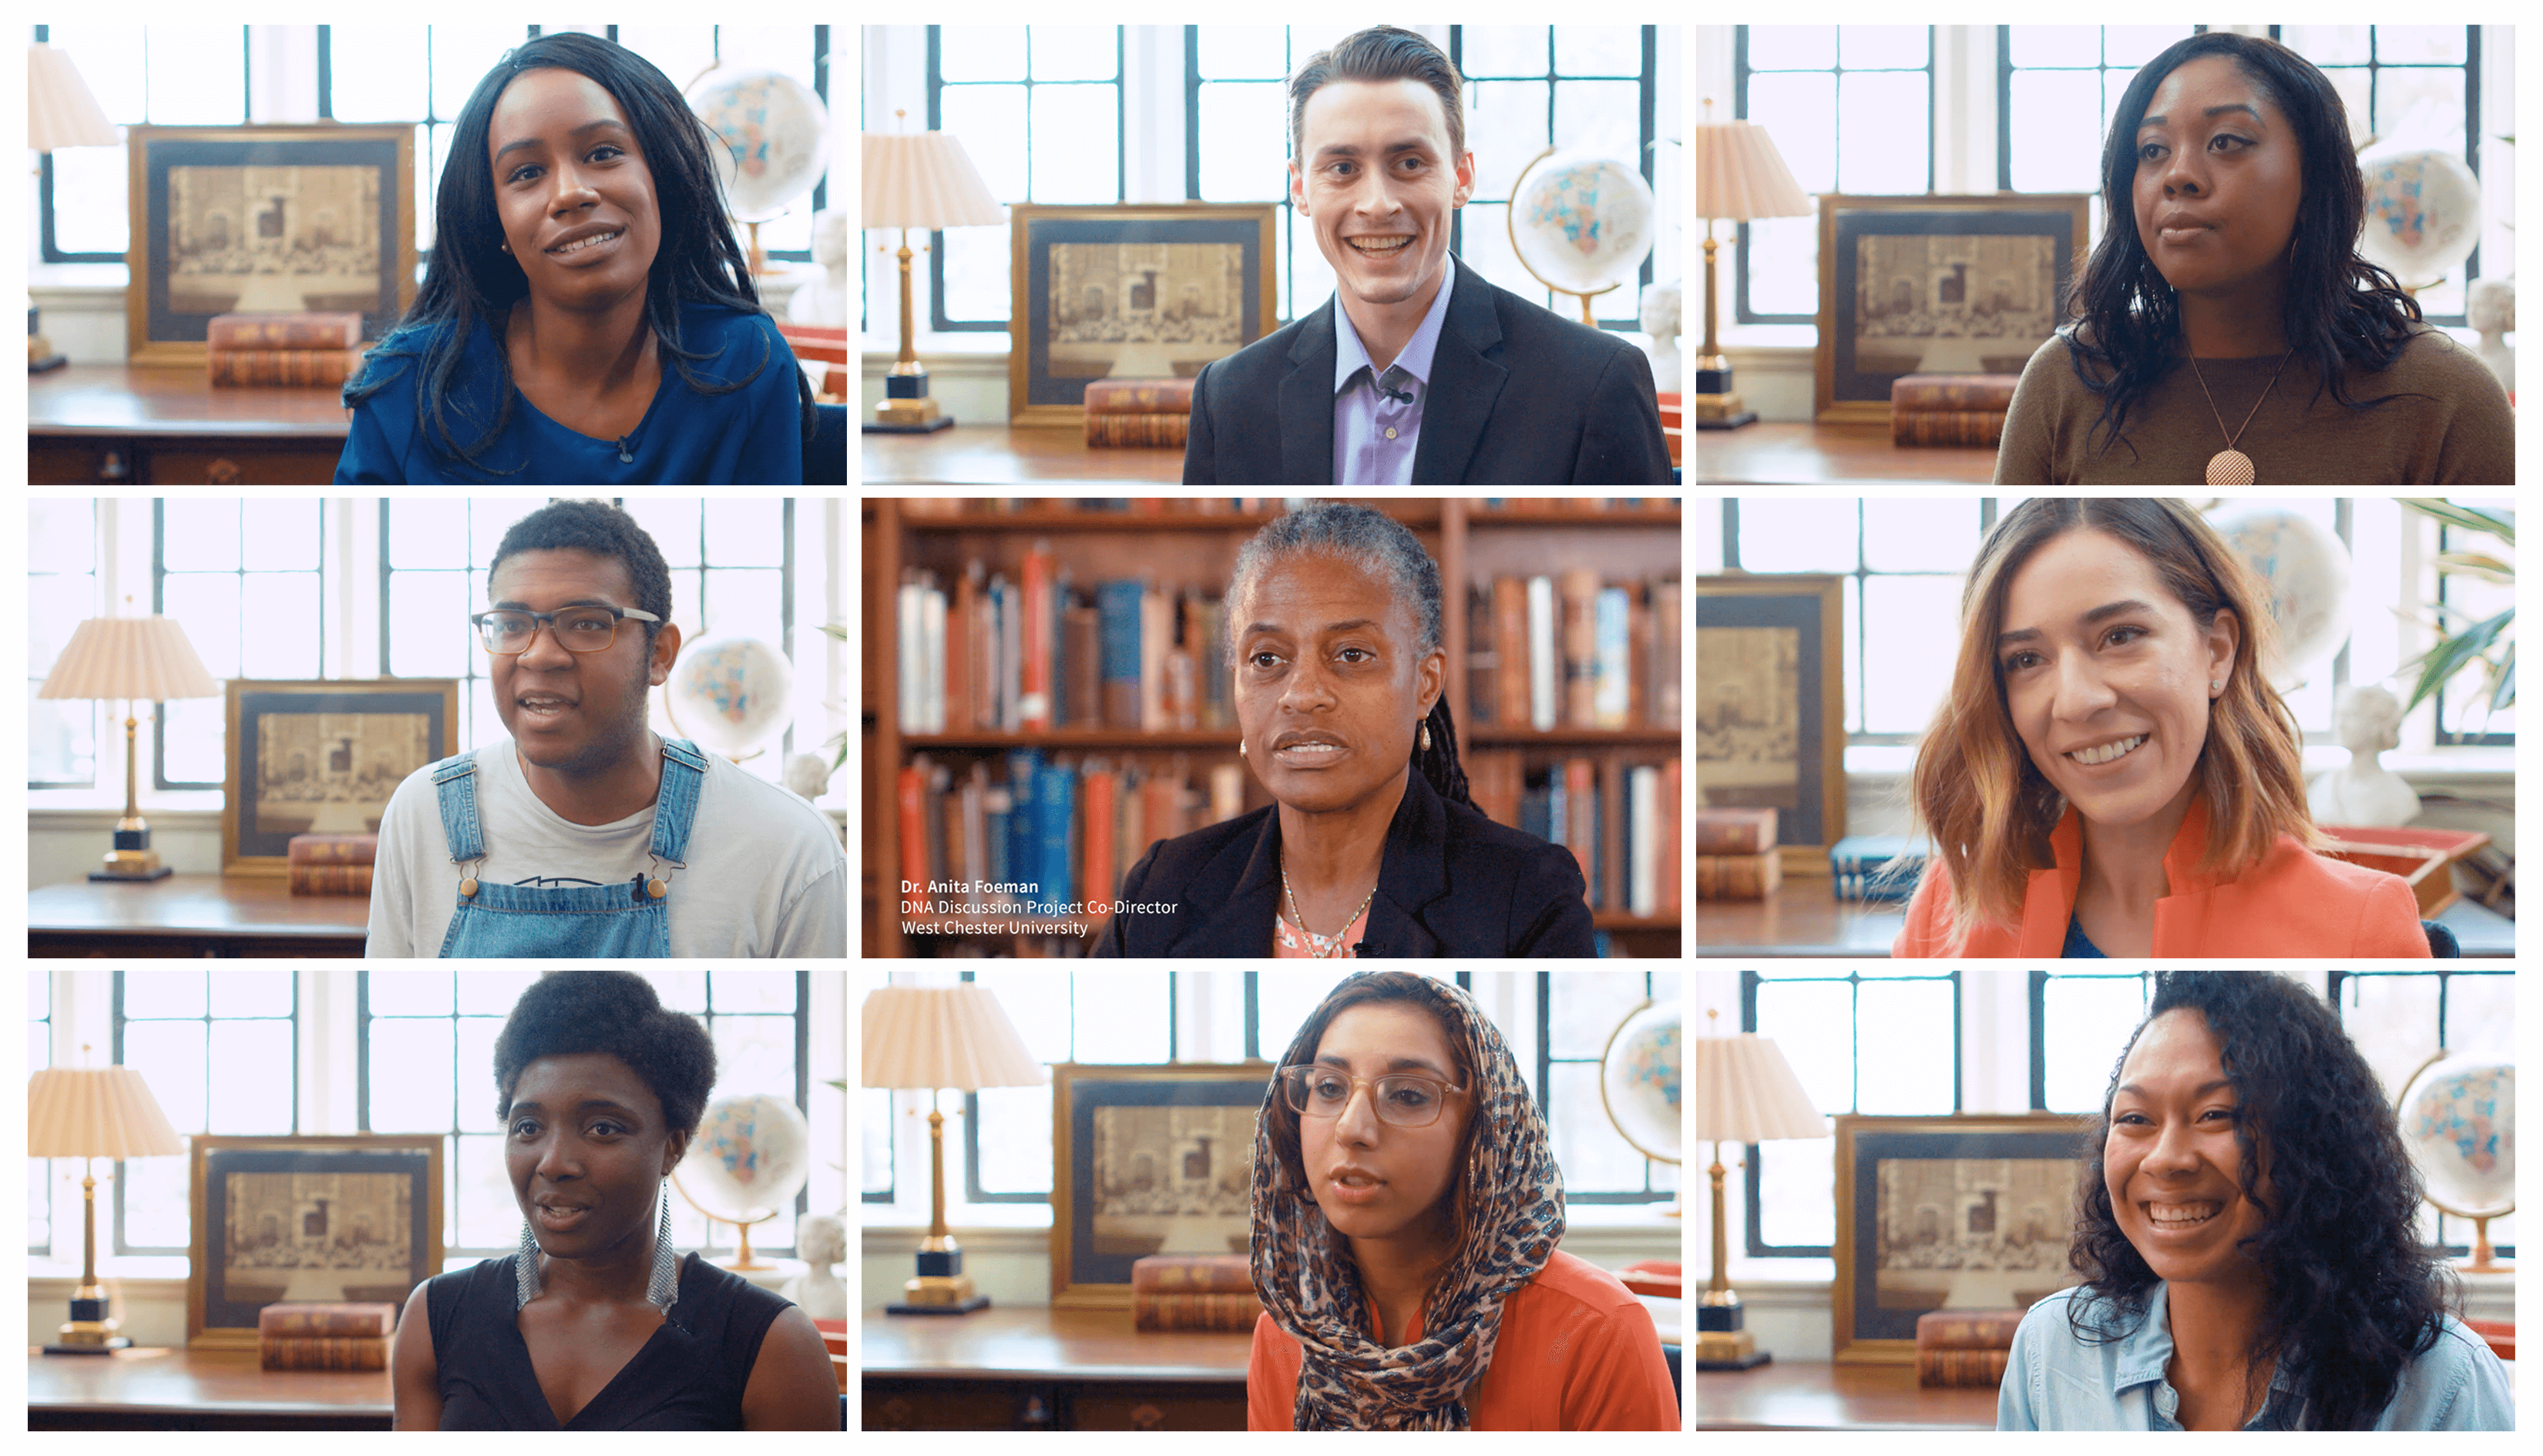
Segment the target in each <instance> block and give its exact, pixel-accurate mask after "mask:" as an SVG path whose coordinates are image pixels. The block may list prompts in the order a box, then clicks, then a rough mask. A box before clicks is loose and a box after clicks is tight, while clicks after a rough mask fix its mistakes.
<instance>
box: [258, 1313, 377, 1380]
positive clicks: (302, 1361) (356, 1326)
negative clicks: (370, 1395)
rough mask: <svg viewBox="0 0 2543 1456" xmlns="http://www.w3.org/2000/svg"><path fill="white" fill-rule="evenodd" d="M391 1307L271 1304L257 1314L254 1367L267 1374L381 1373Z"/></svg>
mask: <svg viewBox="0 0 2543 1456" xmlns="http://www.w3.org/2000/svg"><path fill="white" fill-rule="evenodd" d="M397 1317H398V1307H397V1306H396V1305H394V1304H269V1305H267V1306H266V1307H265V1308H263V1309H261V1310H258V1311H257V1312H256V1354H257V1363H258V1364H259V1365H261V1366H263V1367H264V1368H266V1369H268V1370H385V1369H387V1368H388V1367H389V1338H390V1337H391V1336H393V1335H395V1334H396V1333H397Z"/></svg>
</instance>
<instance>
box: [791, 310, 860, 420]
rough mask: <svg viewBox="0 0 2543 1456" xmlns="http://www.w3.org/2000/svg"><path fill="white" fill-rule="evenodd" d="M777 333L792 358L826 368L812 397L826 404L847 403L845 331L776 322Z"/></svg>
mask: <svg viewBox="0 0 2543 1456" xmlns="http://www.w3.org/2000/svg"><path fill="white" fill-rule="evenodd" d="M777 332H778V334H779V335H781V336H782V337H784V339H785V340H786V346H787V347H789V348H791V349H793V350H795V357H797V358H799V359H801V360H803V361H804V362H805V363H808V364H813V363H819V364H827V365H829V367H828V368H827V369H825V370H823V371H822V375H821V384H820V387H819V389H818V390H817V391H815V397H816V398H818V399H820V400H822V401H824V402H826V403H829V404H834V405H844V404H846V403H847V402H848V331H847V330H846V329H845V328H837V329H827V328H821V327H818V326H816V325H812V324H790V323H787V322H786V321H785V320H783V319H780V320H778V321H777Z"/></svg>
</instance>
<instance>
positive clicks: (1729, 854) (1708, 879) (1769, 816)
mask: <svg viewBox="0 0 2543 1456" xmlns="http://www.w3.org/2000/svg"><path fill="white" fill-rule="evenodd" d="M1783 882H1784V861H1783V857H1782V856H1781V855H1780V854H1779V853H1778V852H1777V851H1776V849H1775V811H1774V810H1773V809H1771V808H1700V809H1697V810H1696V811H1695V897H1696V898H1697V899H1699V900H1762V899H1764V898H1766V896H1768V895H1770V894H1773V893H1774V892H1775V886H1777V885H1779V884H1781V883H1783Z"/></svg>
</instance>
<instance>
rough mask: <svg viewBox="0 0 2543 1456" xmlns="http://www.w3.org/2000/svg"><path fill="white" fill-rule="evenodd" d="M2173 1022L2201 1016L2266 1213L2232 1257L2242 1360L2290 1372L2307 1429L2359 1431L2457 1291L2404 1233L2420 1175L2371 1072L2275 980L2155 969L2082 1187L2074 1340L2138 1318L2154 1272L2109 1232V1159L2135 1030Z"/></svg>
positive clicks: (2114, 1332) (2308, 998) (2312, 1006)
mask: <svg viewBox="0 0 2543 1456" xmlns="http://www.w3.org/2000/svg"><path fill="white" fill-rule="evenodd" d="M2174 1010H2190V1011H2196V1012H2197V1013H2198V1014H2199V1015H2201V1016H2203V1017H2205V1018H2206V1019H2207V1029H2208V1031H2209V1032H2210V1033H2211V1034H2212V1035H2214V1036H2215V1037H2216V1040H2217V1042H2218V1044H2219V1045H2220V1046H2221V1047H2222V1048H2223V1051H2224V1061H2225V1075H2226V1077H2227V1079H2228V1080H2230V1081H2231V1082H2232V1083H2233V1086H2234V1100H2235V1104H2236V1107H2235V1111H2234V1140H2235V1142H2237V1143H2238V1144H2240V1145H2241V1147H2242V1150H2243V1166H2242V1168H2241V1169H2240V1170H2239V1171H2238V1172H2237V1174H2236V1176H2235V1181H2236V1182H2237V1183H2239V1184H2240V1185H2241V1186H2242V1189H2243V1196H2245V1197H2246V1198H2249V1199H2251V1200H2252V1203H2253V1205H2254V1206H2255V1207H2257V1208H2259V1209H2260V1210H2261V1214H2262V1218H2263V1223H2262V1226H2261V1231H2260V1232H2259V1233H2257V1234H2255V1235H2253V1236H2252V1237H2250V1238H2248V1239H2246V1240H2244V1241H2243V1244H2242V1249H2243V1252H2244V1253H2245V1254H2247V1255H2248V1256H2250V1258H2251V1260H2252V1262H2253V1263H2254V1264H2258V1265H2260V1267H2261V1270H2262V1273H2263V1274H2264V1276H2265V1277H2266V1278H2267V1280H2268V1287H2269V1295H2270V1302H2269V1307H2268V1309H2267V1310H2266V1312H2265V1313H2264V1314H2263V1316H2262V1324H2261V1330H2260V1334H2259V1336H2258V1339H2257V1341H2256V1342H2255V1344H2254V1346H2253V1349H2252V1351H2251V1353H2252V1356H2253V1365H2254V1367H2255V1368H2256V1369H2258V1368H2263V1367H2264V1366H2265V1365H2266V1362H2267V1361H2269V1360H2272V1359H2274V1360H2275V1361H2276V1364H2277V1368H2278V1369H2280V1370H2282V1371H2284V1372H2286V1373H2287V1374H2289V1375H2290V1376H2292V1378H2293V1380H2294V1383H2295V1391H2294V1393H2295V1395H2296V1397H2297V1400H2298V1403H2299V1410H2300V1412H2301V1416H2300V1423H2301V1425H2302V1426H2303V1427H2304V1428H2306V1429H2312V1430H2365V1429H2369V1428H2371V1427H2372V1426H2373V1425H2374V1424H2375V1419H2376V1418H2377V1417H2378V1416H2379V1415H2381V1414H2382V1413H2383V1410H2384V1407H2385V1406H2386V1405H2388V1404H2389V1403H2390V1402H2391V1401H2392V1399H2393V1392H2394V1390H2395V1389H2396V1388H2397V1387H2398V1386H2399V1384H2400V1383H2401V1376H2402V1369H2403V1367H2404V1366H2405V1365H2407V1364H2409V1363H2410V1361H2411V1360H2412V1359H2413V1358H2414V1357H2415V1356H2417V1355H2419V1354H2421V1353H2422V1352H2424V1351H2426V1350H2427V1349H2428V1348H2429V1347H2430V1346H2431V1345H2433V1344H2435V1343H2436V1341H2437V1340H2438V1338H2439V1337H2440V1335H2441V1333H2442V1329H2443V1327H2442V1325H2441V1323H2440V1320H2441V1317H2442V1316H2443V1315H2444V1314H2445V1313H2446V1311H2447V1306H2448V1304H2449V1303H2450V1302H2451V1298H2452V1290H2451V1289H2450V1287H2449V1285H2448V1283H2447V1279H2448V1277H2449V1276H2448V1273H2447V1270H2446V1268H2445V1265H2444V1264H2443V1263H2442V1262H2440V1261H2439V1260H2437V1259H2436V1258H2434V1257H2433V1256H2431V1255H2430V1254H2429V1252H2428V1251H2427V1249H2426V1248H2425V1247H2424V1246H2422V1244H2421V1243H2420V1239H2419V1234H2418V1232H2417V1230H2416V1228H2415V1227H2414V1222H2415V1220H2416V1219H2417V1217H2418V1215H2419V1211H2420V1199H2421V1193H2422V1187H2421V1182H2420V1175H2419V1171H2418V1170H2417V1169H2416V1168H2414V1167H2413V1166H2412V1164H2411V1158H2410V1154H2409V1153H2408V1152H2406V1151H2405V1150H2404V1148H2403V1146H2402V1135H2401V1129H2400V1126H2399V1124H2398V1122H2397V1121H2396V1119H2395V1117H2394V1113H2393V1108H2392V1105H2391V1104H2390V1103H2388V1102H2386V1101H2385V1098H2384V1092H2383V1089H2382V1087H2381V1086H2379V1085H2378V1084H2377V1082H2376V1080H2375V1074H2374V1072H2373V1071H2372V1070H2371V1069H2369V1068H2368V1066H2367V1065H2366V1058H2365V1057H2363V1056H2361V1055H2359V1054H2358V1050H2357V1047H2356V1045H2355V1044H2354V1043H2352V1042H2351V1041H2350V1039H2349V1034H2348V1033H2347V1032H2345V1031H2343V1030H2342V1029H2341V1025H2340V1019H2339V1017H2338V1016H2336V1015H2335V1014H2334V1013H2333V1012H2332V1009H2331V1008H2330V1007H2329V1006H2326V1005H2324V1004H2323V1002H2322V1001H2321V1000H2320V999H2319V998H2317V997H2316V996H2314V995H2313V994H2312V993H2310V992H2308V991H2307V990H2305V989H2304V988H2303V987H2301V986H2299V985H2297V984H2296V983H2295V982H2293V981H2291V980H2289V979H2287V978H2286V977H2284V976H2281V975H2278V974H2277V973H2275V972H2273V971H2245V970H2172V971H2160V972H2158V973H2157V974H2156V976H2155V989H2154V1001H2153V1003H2152V1004H2151V1005H2150V1006H2148V1007H2147V1008H2146V1018H2145V1022H2141V1023H2139V1024H2138V1026H2137V1029H2136V1031H2135V1032H2134V1033H2131V1034H2130V1035H2129V1036H2128V1047H2127V1048H2122V1049H2121V1051H2120V1053H2119V1063H2118V1064H2115V1065H2114V1066H2113V1067H2112V1069H2111V1087H2110V1091H2109V1092H2107V1093H2105V1094H2104V1096H2103V1098H2102V1114H2101V1116H2100V1117H2098V1118H2096V1119H2095V1121H2094V1123H2093V1127H2092V1130H2091V1132H2090V1133H2089V1135H2088V1137H2087V1140H2086V1145H2085V1151H2084V1156H2083V1160H2082V1167H2081V1169H2080V1171H2079V1172H2078V1174H2077V1177H2076V1181H2075V1196H2076V1215H2075V1231H2074V1234H2073V1236H2072V1238H2071V1240H2070V1242H2069V1244H2068V1247H2067V1261H2068V1262H2069V1263H2070V1264H2073V1265H2074V1267H2075V1270H2076V1272H2078V1273H2080V1274H2082V1275H2083V1276H2084V1281H2085V1284H2086V1286H2087V1287H2086V1290H2085V1292H2084V1294H2083V1295H2082V1296H2081V1297H2079V1298H2077V1299H2075V1300H2073V1301H2070V1302H2069V1303H2068V1305H2067V1319H2068V1321H2069V1323H2070V1325H2071V1327H2072V1328H2073V1330H2074V1332H2075V1334H2076V1337H2077V1338H2078V1339H2080V1340H2083V1341H2086V1342H2088V1343H2095V1344H2102V1343H2108V1342H2110V1341H2114V1340H2118V1339H2121V1338H2124V1337H2125V1336H2126V1335H2127V1334H2128V1332H2130V1331H2131V1330H2133V1329H2135V1328H2136V1326H2137V1324H2138V1323H2139V1322H2140V1321H2141V1320H2142V1319H2143V1317H2144V1315H2145V1311H2146V1303H2147V1299H2148V1297H2149V1296H2150V1294H2151V1293H2152V1291H2153V1288H2154V1285H2155V1274H2154V1270H2153V1269H2152V1268H2150V1267H2148V1266H2147V1264H2146V1262H2145V1260H2144V1259H2142V1258H2141V1257H2139V1256H2138V1254H2137V1251H2136V1247H2135V1246H2134V1245H2132V1244H2130V1243H2129V1242H2128V1240H2127V1236H2126V1235H2125V1234H2124V1233H2122V1232H2120V1230H2119V1221H2118V1219H2117V1217H2116V1215H2115V1212H2114V1210H2113V1208H2112V1206H2111V1190H2110V1187H2109V1185H2108V1184H2107V1183H2105V1182H2104V1180H2103V1173H2102V1147H2103V1144H2104V1142H2105V1141H2106V1140H2107V1139H2108V1138H2109V1136H2110V1130H2111V1117H2110V1113H2111V1101H2112V1099H2113V1098H2115V1097H2117V1096H2118V1095H2119V1067H2120V1066H2123V1065H2125V1064H2126V1062H2127V1050H2128V1049H2129V1048H2133V1047H2134V1046H2135V1045H2136V1040H2137V1037H2138V1036H2139V1035H2143V1034H2144V1032H2145V1027H2146V1023H2150V1022H2152V1021H2153V1020H2154V1019H2155V1018H2156V1017H2159V1016H2161V1015H2163V1014H2164V1013H2166V1012H2168V1011H2174ZM2264 1160H2266V1162H2267V1164H2268V1176H2269V1181H2270V1191H2269V1193H2268V1195H2267V1196H2263V1194H2262V1193H2261V1192H2260V1190H2259V1185H2260V1181H2261V1176H2262V1163H2263V1161H2264Z"/></svg>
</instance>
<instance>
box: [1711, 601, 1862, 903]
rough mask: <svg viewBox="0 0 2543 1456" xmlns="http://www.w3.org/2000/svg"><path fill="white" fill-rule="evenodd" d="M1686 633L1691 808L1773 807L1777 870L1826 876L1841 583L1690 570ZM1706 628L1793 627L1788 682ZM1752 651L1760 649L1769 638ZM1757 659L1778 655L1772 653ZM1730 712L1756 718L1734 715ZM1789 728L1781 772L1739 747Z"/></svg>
mask: <svg viewBox="0 0 2543 1456" xmlns="http://www.w3.org/2000/svg"><path fill="white" fill-rule="evenodd" d="M1695 632H1696V636H1695V642H1696V649H1695V697H1694V702H1693V705H1692V706H1693V720H1694V728H1695V749H1696V752H1695V803H1696V807H1698V808H1739V807H1763V806H1766V805H1770V804H1771V805H1773V806H1774V807H1775V808H1776V810H1777V820H1778V822H1777V825H1776V839H1777V846H1778V852H1779V853H1780V854H1781V856H1782V858H1783V865H1782V869H1783V872H1784V874H1786V875H1788V876H1790V875H1814V876H1821V877H1824V876H1826V875H1827V874H1828V873H1829V870H1828V857H1827V852H1828V850H1829V849H1830V848H1831V847H1833V846H1834V845H1835V844H1836V842H1837V841H1838V840H1840V839H1843V838H1844V837H1845V578H1844V577H1843V576H1835V575H1823V574H1818V573H1790V574H1787V573H1771V574H1764V573H1761V574H1756V575H1751V574H1749V573H1746V572H1726V573H1723V574H1721V575H1707V576H1698V577H1697V578H1696V582H1695ZM1708 632H1711V633H1717V634H1720V633H1752V632H1754V633H1769V634H1777V635H1778V636H1780V635H1781V634H1786V633H1789V634H1791V638H1790V646H1791V647H1792V649H1793V657H1792V661H1791V664H1790V665H1791V669H1792V672H1791V680H1790V681H1789V682H1786V681H1785V678H1784V674H1783V672H1782V670H1781V668H1782V663H1781V662H1780V661H1772V660H1770V661H1759V660H1755V658H1754V656H1752V655H1751V654H1747V653H1735V652H1733V651H1726V650H1725V648H1724V646H1723V643H1724V642H1725V639H1724V638H1721V637H1716V638H1714V639H1712V640H1711V643H1712V645H1711V647H1710V648H1709V649H1708V640H1707V638H1706V636H1705V634H1706V633H1708ZM1758 646H1759V647H1760V649H1761V651H1762V650H1763V649H1764V648H1765V647H1767V646H1770V645H1769V644H1765V643H1762V642H1761V643H1760V644H1758ZM1764 655H1767V656H1770V657H1773V658H1780V656H1781V649H1780V648H1776V649H1775V650H1774V651H1772V652H1767V653H1764ZM1734 708H1736V709H1738V710H1739V711H1738V714H1737V715H1736V716H1738V717H1740V718H1743V719H1753V720H1755V722H1751V723H1734V722H1732V721H1731V720H1732V718H1733V717H1734ZM1787 724H1789V726H1790V728H1791V732H1792V757H1791V759H1790V760H1789V767H1780V766H1779V760H1780V759H1781V757H1782V756H1781V755H1780V754H1775V755H1772V756H1770V757H1763V758H1761V757H1759V756H1758V755H1757V754H1755V753H1754V752H1752V751H1737V750H1741V749H1743V748H1750V749H1753V747H1754V746H1755V741H1754V740H1756V739H1758V738H1759V737H1761V736H1768V735H1771V736H1774V737H1780V736H1781V734H1782V731H1783V726H1784V725H1787ZM1760 725H1762V726H1763V727H1762V728H1761V727H1760ZM1708 763H1710V764H1711V765H1712V766H1711V767H1710V768H1708V767H1707V764H1708ZM1787 779H1788V780H1789V783H1786V782H1784V781H1785V780H1787ZM1701 939H1702V937H1701V935H1699V936H1698V940H1699V942H1700V941H1701Z"/></svg>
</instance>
